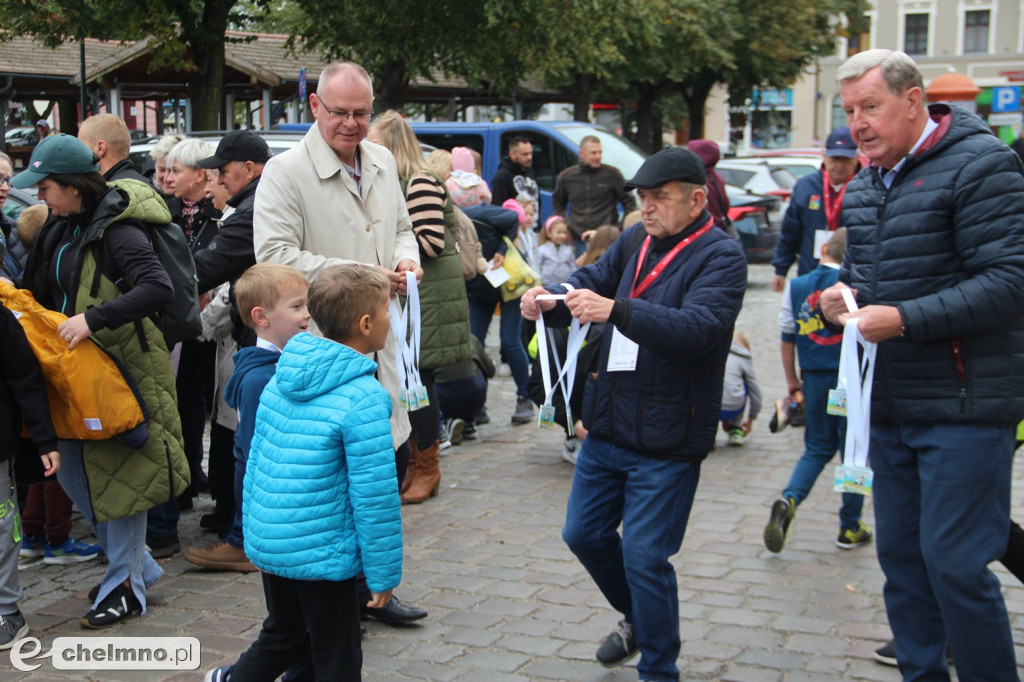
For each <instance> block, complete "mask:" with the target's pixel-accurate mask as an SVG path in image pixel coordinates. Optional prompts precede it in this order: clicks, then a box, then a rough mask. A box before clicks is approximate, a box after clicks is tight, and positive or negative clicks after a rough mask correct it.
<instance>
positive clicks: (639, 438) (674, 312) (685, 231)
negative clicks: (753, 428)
mask: <svg viewBox="0 0 1024 682" xmlns="http://www.w3.org/2000/svg"><path fill="white" fill-rule="evenodd" d="M705 181H706V177H705V171H704V164H703V162H702V161H701V160H700V158H699V157H698V156H697V155H696V154H694V153H693V152H691V151H690V150H688V149H682V148H678V147H675V148H670V149H664V150H662V151H660V152H658V153H657V154H654V155H653V156H651V157H650V158H649V159H647V161H645V162H644V164H643V165H642V166H641V167H640V170H639V171H638V172H637V174H636V177H634V178H633V179H632V180H630V181H629V182H627V183H626V189H633V188H635V189H636V190H637V194H638V196H639V198H640V205H641V208H640V211H641V214H642V216H643V222H642V223H640V224H637V225H634V226H632V227H630V228H629V229H627V230H626V231H625V232H623V233H622V236H620V237H619V239H618V240H616V241H615V242H614V243H613V244H612V245H611V247H610V248H609V249H608V251H607V252H606V253H605V255H604V256H603V257H602V258H601V260H599V261H598V262H597V263H595V264H593V265H588V266H586V267H584V268H581V269H579V270H577V271H576V272H575V273H574V274H573V275H572V276H571V277H569V279H568V280H567V281H565V282H563V283H561V284H558V285H555V286H549V287H547V288H546V289H545V288H540V287H537V288H535V289H531V290H530V291H528V292H526V294H525V295H524V296H523V297H522V300H521V308H522V312H523V317H525V318H527V319H532V320H535V319H537V318H538V317H539V316H540V315H541V314H542V313H543V314H544V315H545V321H547V322H548V323H549V324H551V325H553V326H562V327H564V326H566V325H568V324H569V321H570V316H571V317H575V318H576V319H578V320H579V321H580V322H581V323H586V322H606V323H608V324H607V326H606V327H605V332H604V336H603V338H602V341H601V350H600V355H599V359H598V365H597V367H598V369H597V371H596V372H592V373H591V374H590V375H589V376H588V379H587V384H586V388H585V390H584V398H583V405H584V407H583V415H582V419H583V424H584V426H585V427H586V428H587V429H588V430H589V433H588V435H587V438H586V440H585V441H584V443H583V448H582V450H581V452H580V455H579V459H578V460H577V462H576V474H575V477H574V478H573V485H572V493H571V494H570V496H569V503H568V509H567V511H566V521H565V528H564V529H563V531H562V537H563V538H564V540H565V542H566V544H568V545H569V548H570V549H571V550H572V551H573V553H574V554H576V556H577V557H579V559H580V561H581V562H582V563H583V565H584V567H586V569H587V571H588V572H589V573H590V575H591V577H592V578H593V579H594V581H595V582H596V583H597V586H598V587H599V588H600V590H601V592H602V593H603V594H604V596H605V597H606V598H607V599H608V601H609V603H610V604H611V605H612V607H613V608H614V609H616V610H617V611H619V612H620V613H621V614H622V620H621V621H620V622H619V624H618V627H617V628H616V630H615V631H614V632H612V633H611V634H610V635H609V636H608V637H607V638H606V639H605V640H604V642H603V643H602V644H601V645H600V647H599V648H598V650H597V660H598V661H599V662H600V663H602V664H603V665H605V666H608V667H611V666H615V665H619V664H621V663H624V662H625V661H627V660H629V659H630V658H632V657H633V656H634V655H635V654H636V653H638V652H639V653H640V654H641V657H640V662H639V664H638V665H637V671H638V672H639V674H640V679H641V680H678V679H679V668H678V667H677V666H676V658H677V657H678V655H679V601H678V595H677V587H676V577H675V570H674V569H673V567H672V564H671V563H670V562H669V557H670V556H672V555H673V554H675V553H676V552H677V551H679V548H680V546H681V544H682V541H683V532H684V531H685V529H686V522H687V519H688V517H689V514H690V508H691V506H692V504H693V498H694V494H695V492H696V489H697V481H698V479H699V477H700V464H701V462H702V461H703V459H704V458H705V457H706V456H707V454H708V452H709V451H710V450H711V448H712V447H713V446H714V440H715V433H716V430H717V427H718V417H719V410H720V407H721V402H722V380H723V376H724V373H725V360H726V357H727V356H728V354H729V346H730V344H731V341H732V333H733V324H734V322H735V320H736V315H737V314H738V313H739V310H740V305H741V304H742V302H743V292H744V290H745V288H746V283H747V264H746V259H745V257H744V254H743V249H742V247H741V246H740V245H739V243H738V242H737V241H736V240H735V239H732V238H730V237H729V236H728V235H726V234H725V233H724V232H722V231H721V230H715V229H712V228H713V226H714V223H713V221H712V218H711V214H710V213H708V211H707V209H706V207H705V203H706V198H707V189H706V187H705ZM545 293H551V294H564V295H565V301H564V303H562V302H557V303H556V301H553V300H544V301H537V300H536V298H537V296H538V294H545ZM620 522H621V524H622V534H621V536H620V535H619V534H618V532H617V529H618V526H619V524H620Z"/></svg>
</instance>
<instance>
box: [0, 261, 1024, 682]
mask: <svg viewBox="0 0 1024 682" xmlns="http://www.w3.org/2000/svg"><path fill="white" fill-rule="evenodd" d="M770 276H771V271H770V268H769V267H768V266H753V267H752V268H751V274H750V287H749V289H748V292H747V296H746V301H745V305H744V309H743V313H742V315H741V316H740V320H739V322H738V328H740V329H743V330H745V331H747V332H748V333H749V334H750V336H751V338H752V340H753V344H754V361H755V367H756V369H757V372H758V375H759V377H760V380H761V384H762V387H763V389H764V393H765V400H766V402H768V403H771V402H772V401H773V400H774V398H776V397H779V396H781V395H783V393H784V386H785V384H784V380H783V377H782V370H781V367H780V364H779V360H778V356H779V353H778V340H777V339H778V335H777V326H776V321H775V316H776V312H777V309H778V305H779V299H780V296H779V295H778V294H775V293H773V292H772V291H771V289H770V288H769V286H768V282H769V279H770ZM496 326H497V324H496V323H495V324H494V325H492V327H496ZM495 331H496V330H495V329H492V336H494V333H495ZM492 350H494V352H495V354H496V349H492ZM513 402H514V388H513V385H512V381H511V379H507V378H502V379H496V380H495V381H494V382H492V384H491V401H490V405H489V411H490V414H491V416H492V419H493V423H492V424H490V425H487V426H483V427H481V428H480V436H481V437H480V439H479V440H477V441H475V442H467V443H465V444H463V445H461V446H459V447H455V448H452V449H451V450H449V451H448V453H449V454H447V455H446V456H444V457H442V460H441V464H442V470H443V476H444V478H443V481H442V488H441V494H440V496H439V497H436V498H433V499H431V500H429V501H428V502H426V503H424V504H421V505H415V506H408V507H405V508H404V510H403V514H404V519H405V550H406V553H405V571H404V578H403V581H402V585H401V586H400V587H399V588H398V590H397V591H396V592H397V594H398V595H399V596H400V597H401V598H402V600H404V601H406V602H409V603H412V604H416V605H418V606H422V607H424V608H426V609H428V610H429V612H430V615H429V617H428V618H427V619H425V620H423V621H421V624H419V625H414V626H410V627H406V628H390V627H387V626H384V625H381V624H379V623H376V622H369V623H367V628H368V633H367V635H366V637H365V638H364V640H363V650H364V663H363V676H364V679H365V680H368V681H386V680H413V679H416V680H458V681H459V682H474V681H479V682H519V681H525V680H579V681H586V682H598V681H601V682H622V681H626V680H635V679H636V672H635V670H633V669H632V668H631V667H629V666H627V667H624V668H620V669H617V670H611V671H609V670H606V669H604V668H602V667H601V666H600V665H598V664H597V663H596V662H595V661H594V658H593V656H594V651H595V648H596V646H597V644H598V642H599V641H600V640H601V639H602V638H603V637H604V636H605V635H606V634H607V633H608V632H609V631H610V630H611V629H612V628H613V627H614V624H615V622H616V621H617V614H616V613H614V612H613V611H612V610H611V609H610V608H609V607H608V605H607V603H606V602H605V601H604V599H603V598H602V597H601V595H600V593H599V592H598V591H597V589H596V587H595V586H594V584H593V582H592V581H591V580H590V579H589V577H587V575H586V574H585V573H584V571H583V570H582V568H581V567H580V565H579V563H578V562H577V561H576V560H575V559H574V558H573V557H572V556H571V555H570V553H569V552H568V550H567V549H566V548H565V546H564V544H563V543H562V540H561V537H560V530H561V525H562V521H563V515H564V510H565V501H566V498H567V495H568V492H569V486H570V482H571V477H572V467H571V465H569V464H567V463H566V462H564V461H563V460H562V459H561V457H560V452H561V440H560V438H559V435H558V433H557V432H549V431H545V430H538V429H537V428H535V427H533V426H531V425H528V426H520V427H511V426H508V418H509V415H510V414H511V411H512V406H513ZM767 423H768V415H767V414H764V413H763V414H762V415H761V416H760V417H759V418H758V419H757V421H756V427H755V431H754V434H753V436H752V438H751V439H750V441H749V442H748V443H747V445H745V446H744V447H739V448H736V447H734V448H730V447H729V446H728V445H726V444H725V440H724V437H723V436H721V435H720V437H719V449H718V451H717V452H714V453H712V454H711V456H710V457H709V458H708V460H707V462H706V463H705V464H704V466H703V473H702V480H701V483H700V487H699V489H698V493H697V500H696V503H695V505H694V509H693V513H692V516H691V518H690V524H689V528H688V529H687V533H686V539H685V541H684V543H683V548H682V551H681V552H680V553H679V554H678V555H677V556H676V557H675V559H674V564H675V566H676V570H677V573H678V576H679V601H680V628H681V632H682V639H683V645H682V653H681V655H680V659H679V664H680V668H681V670H682V677H683V679H684V680H748V681H751V682H760V681H765V682H768V681H776V680H789V681H804V680H837V679H853V680H879V681H882V682H887V681H890V680H897V679H899V675H898V673H897V671H896V670H895V669H894V668H887V667H885V666H882V665H879V664H878V663H876V662H874V661H873V660H872V659H871V652H872V651H873V649H874V648H876V647H877V646H879V645H880V643H882V642H883V641H884V640H886V639H887V638H888V637H889V634H890V633H889V628H888V625H887V624H886V618H885V612H884V608H883V606H882V600H881V596H880V595H881V589H882V582H883V578H882V573H881V570H880V569H879V567H878V563H877V560H876V558H875V550H874V547H873V546H867V547H863V548H859V549H856V550H852V551H842V550H840V549H838V548H836V547H835V545H834V540H835V536H836V534H837V530H838V528H837V525H838V521H837V517H836V510H837V509H838V505H839V496H838V494H837V493H834V492H832V490H831V487H830V486H829V485H825V484H823V483H824V481H821V482H819V484H818V485H817V486H816V487H815V488H814V490H813V492H812V493H811V496H810V497H809V498H808V499H807V500H806V502H805V503H804V504H803V505H801V507H800V511H799V514H798V515H797V518H796V521H795V522H794V525H793V527H792V529H791V533H790V539H789V542H788V543H787V546H786V548H785V549H784V550H783V551H782V552H781V553H780V554H778V555H775V554H772V553H770V552H768V551H767V550H766V549H765V548H764V546H763V544H762V540H761V533H762V530H763V527H764V524H765V522H766V520H767V517H768V507H769V505H770V504H771V502H772V501H773V500H774V499H775V497H776V496H777V495H778V494H779V492H780V490H781V487H782V486H783V485H784V484H785V482H786V481H787V480H788V477H789V473H790V471H791V469H792V466H793V463H794V462H795V460H796V458H797V457H798V456H799V454H800V452H801V451H802V431H801V430H800V429H795V428H789V429H786V430H785V431H783V432H782V433H779V434H774V435H773V434H771V433H769V431H768V428H767ZM1022 486H1024V482H1022V477H1021V475H1020V474H1019V473H1018V474H1017V475H1015V477H1014V487H1015V493H1016V497H1015V499H1018V500H1019V499H1021V497H1020V493H1021V488H1022ZM211 508H212V502H211V501H210V500H209V499H208V498H206V497H204V498H201V499H200V500H199V503H198V505H197V509H196V511H193V512H187V513H184V514H183V515H182V519H181V537H182V544H183V545H192V544H206V543H209V542H211V541H213V540H214V539H215V538H213V537H212V536H210V535H208V534H206V533H202V532H200V531H199V530H198V521H199V516H200V514H202V513H204V512H205V511H208V510H210V509H211ZM872 516H873V512H872V507H871V503H870V501H869V502H868V504H867V505H866V506H865V518H866V519H867V520H868V522H869V523H870V522H871V521H872ZM79 526H80V527H79V528H78V529H79V530H81V531H82V532H83V533H84V532H85V531H86V529H85V528H84V526H81V524H79ZM163 567H164V570H165V571H166V575H165V577H163V578H162V579H161V580H160V581H159V582H158V583H157V584H156V585H155V586H154V587H153V589H152V590H151V591H150V596H149V606H150V610H149V612H148V613H147V614H146V615H145V616H144V617H142V618H137V619H133V620H131V621H129V622H127V623H125V624H123V625H120V626H117V627H115V628H113V629H111V630H108V631H104V632H101V633H94V632H90V631H86V630H83V629H82V628H80V627H79V625H78V618H79V617H80V616H81V615H82V614H84V613H85V611H86V610H87V609H88V604H87V601H86V592H87V591H88V589H89V588H90V587H91V586H93V585H95V584H96V583H97V582H98V581H99V578H100V576H101V574H102V572H103V568H102V566H100V565H98V564H97V565H81V564H80V565H77V566H70V567H68V566H41V567H35V568H31V569H27V570H25V571H22V573H21V577H22V585H23V586H24V589H25V595H26V596H25V599H24V600H23V601H22V609H23V611H24V613H25V614H26V615H27V617H28V622H29V624H30V626H31V627H32V635H33V636H35V637H38V638H40V639H41V640H42V643H43V650H44V651H46V650H48V649H49V644H50V642H52V640H53V639H54V638H55V637H58V636H83V635H85V636H88V635H97V634H101V635H110V636H171V635H177V636H195V637H197V638H198V639H199V640H200V642H201V646H202V663H201V666H200V668H199V671H194V672H187V673H182V672H179V673H168V672H162V673H157V672H139V671H120V672H119V671H104V672H102V673H99V672H96V673H86V674H85V676H87V677H88V678H89V679H96V680H197V679H202V672H203V671H206V670H208V669H210V668H211V667H213V666H216V665H223V664H227V663H230V662H232V661H234V660H235V658H236V657H237V655H238V654H239V653H240V652H242V651H244V650H245V649H246V648H247V647H248V645H249V643H250V642H251V641H252V639H253V638H254V637H255V636H256V633H257V632H258V631H259V626H260V623H261V621H262V618H263V617H264V615H265V613H266V611H265V607H264V604H263V596H262V590H261V587H260V580H259V576H258V574H247V575H246V574H237V573H218V572H212V571H206V570H201V569H198V568H196V567H194V566H192V565H191V564H189V563H187V562H186V561H185V560H184V559H183V558H182V557H181V555H180V554H178V555H175V556H174V557H173V558H172V559H170V560H168V561H166V562H165V563H164V564H163ZM995 570H996V571H997V573H998V575H999V577H1000V579H1001V580H1002V581H1003V583H1004V585H1005V589H1004V592H1005V594H1006V599H1007V604H1008V607H1009V609H1010V612H1011V619H1012V623H1013V626H1014V636H1015V640H1016V641H1017V642H1018V643H1019V644H1024V590H1022V589H1021V586H1020V585H1019V584H1018V583H1017V582H1016V581H1015V580H1014V579H1013V578H1012V576H1010V575H1009V574H1008V573H1007V572H1006V571H1005V570H1003V569H1002V567H1001V566H997V567H996V569H995ZM1021 653H1022V652H1019V653H1018V657H1020V655H1021ZM1022 660H1024V659H1022ZM0 661H2V663H0V682H2V681H4V680H16V679H33V680H48V679H79V680H80V679H83V673H82V672H59V671H54V669H53V667H52V666H51V665H50V664H49V663H45V664H44V665H43V666H42V667H41V668H40V669H39V670H38V671H36V672H34V673H19V672H18V671H16V670H14V669H13V668H12V666H11V664H10V660H9V657H8V656H7V655H0Z"/></svg>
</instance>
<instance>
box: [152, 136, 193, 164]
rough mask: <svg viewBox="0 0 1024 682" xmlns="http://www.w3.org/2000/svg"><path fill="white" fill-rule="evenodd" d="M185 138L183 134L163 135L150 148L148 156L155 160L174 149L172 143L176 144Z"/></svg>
mask: <svg viewBox="0 0 1024 682" xmlns="http://www.w3.org/2000/svg"><path fill="white" fill-rule="evenodd" d="M184 139H185V136H184V135H164V136H163V137H161V138H160V140H159V141H158V142H157V143H156V145H155V146H154V147H153V149H151V150H150V152H149V156H150V157H151V158H153V159H155V160H156V161H159V160H160V159H162V158H164V157H165V156H167V154H168V153H169V152H170V151H171V150H172V149H174V145H176V144H178V143H179V142H181V141H182V140H184Z"/></svg>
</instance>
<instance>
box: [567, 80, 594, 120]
mask: <svg viewBox="0 0 1024 682" xmlns="http://www.w3.org/2000/svg"><path fill="white" fill-rule="evenodd" d="M593 92H594V77H593V76H592V75H591V74H589V73H581V74H579V75H578V76H576V90H575V92H574V93H573V101H572V120H574V121H582V122H583V123H589V122H590V103H591V101H592V100H593Z"/></svg>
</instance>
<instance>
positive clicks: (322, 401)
mask: <svg viewBox="0 0 1024 682" xmlns="http://www.w3.org/2000/svg"><path fill="white" fill-rule="evenodd" d="M376 369H377V365H376V363H374V362H373V361H371V360H369V359H367V358H366V357H364V356H363V355H360V354H359V353H357V352H355V351H354V350H352V349H351V348H349V347H348V346H343V345H341V344H340V343H335V342H333V341H329V340H327V339H321V338H317V337H314V336H311V335H310V334H307V333H305V332H303V333H301V334H298V335H296V336H294V337H292V339H291V340H290V341H289V342H288V344H287V345H286V346H285V347H284V352H283V353H282V354H281V359H280V360H279V361H278V363H277V373H276V374H275V375H274V378H273V379H271V380H270V383H269V384H267V388H266V389H265V390H264V391H263V396H262V397H261V399H260V406H259V410H258V411H257V413H256V433H255V435H254V436H253V440H252V449H251V451H250V453H249V463H248V466H247V467H246V470H245V479H244V480H245V484H244V485H245V487H244V495H243V497H242V500H243V502H242V522H243V525H244V530H245V553H246V555H247V556H248V557H249V559H250V560H252V562H253V563H254V564H256V566H258V567H259V568H260V569H262V570H264V571H266V572H268V573H273V574H274V575H279V576H282V577H284V578H292V579H295V580H346V579H348V578H351V577H353V576H355V575H356V574H357V573H359V571H360V570H362V571H363V572H364V573H365V574H366V583H367V585H368V586H369V588H370V590H372V591H373V592H383V591H386V590H389V589H392V588H394V587H395V586H396V585H398V583H399V581H400V580H401V577H402V518H401V512H400V502H399V499H398V482H397V479H396V474H395V451H394V450H393V449H392V446H391V427H390V424H389V422H388V419H389V418H390V416H391V399H390V398H389V397H388V394H387V391H385V390H384V388H383V387H382V386H381V385H380V384H379V383H378V382H377V380H376V379H375V378H374V372H375V371H376Z"/></svg>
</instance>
